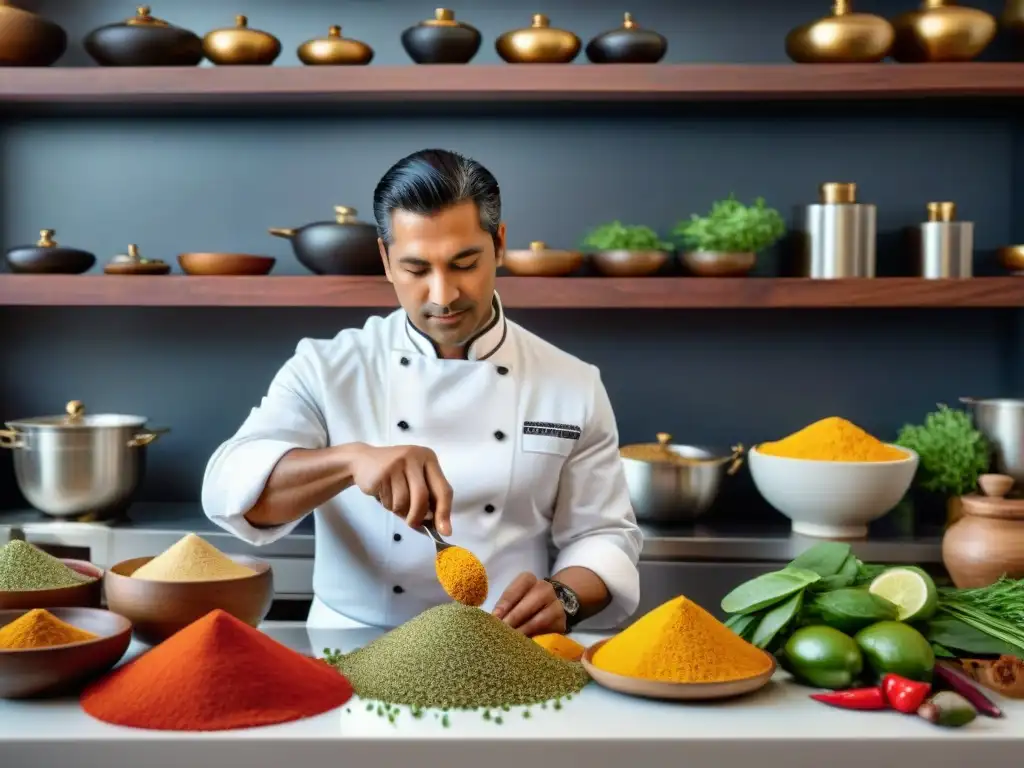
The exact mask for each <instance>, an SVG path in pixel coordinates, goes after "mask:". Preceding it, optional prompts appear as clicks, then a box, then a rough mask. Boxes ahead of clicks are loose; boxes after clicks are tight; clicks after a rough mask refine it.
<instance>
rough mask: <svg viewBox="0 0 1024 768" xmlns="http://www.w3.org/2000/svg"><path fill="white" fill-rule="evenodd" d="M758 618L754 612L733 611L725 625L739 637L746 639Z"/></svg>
mask: <svg viewBox="0 0 1024 768" xmlns="http://www.w3.org/2000/svg"><path fill="white" fill-rule="evenodd" d="M758 618H759V617H758V615H757V614H756V613H734V614H733V615H732V616H730V617H729V618H728V619H727V620H726V622H725V626H727V627H728V628H729V629H731V630H732V631H733V632H735V633H736V634H737V635H739V636H740V637H742V638H744V639H747V638H748V637H749V634H750V632H751V630H753V629H754V627H755V625H756V624H757V621H758Z"/></svg>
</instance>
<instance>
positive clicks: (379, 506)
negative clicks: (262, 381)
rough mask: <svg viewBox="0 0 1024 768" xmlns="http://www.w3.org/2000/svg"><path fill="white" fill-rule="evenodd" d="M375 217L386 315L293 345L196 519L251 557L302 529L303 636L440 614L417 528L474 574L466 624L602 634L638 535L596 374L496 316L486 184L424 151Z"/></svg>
mask: <svg viewBox="0 0 1024 768" xmlns="http://www.w3.org/2000/svg"><path fill="white" fill-rule="evenodd" d="M373 203H374V215H375V217H376V221H377V230H378V234H379V241H378V242H379V247H380V255H381V258H382V259H383V262H384V269H385V272H386V274H387V278H388V280H389V281H390V282H391V284H392V285H393V286H394V289H395V293H396V294H397V296H398V301H399V303H400V304H401V309H400V310H398V311H396V312H394V313H392V314H390V315H388V316H387V317H371V318H370V319H369V320H368V321H367V322H366V324H365V325H364V326H363V327H362V328H360V329H354V328H352V329H345V330H343V331H341V332H340V333H338V335H337V336H335V337H334V338H333V339H322V340H318V339H303V340H302V341H300V342H299V344H298V346H297V348H296V350H295V354H294V356H293V357H292V358H291V359H290V360H288V362H286V363H285V365H284V367H283V368H281V370H280V371H278V373H277V375H276V376H275V377H274V379H273V381H272V382H271V383H270V387H269V390H268V391H267V394H266V395H265V396H264V397H263V400H262V402H261V403H260V404H259V406H257V407H256V408H253V409H252V411H251V412H250V413H249V415H248V417H247V418H246V419H245V421H244V422H243V424H242V425H241V427H240V428H239V430H238V432H236V433H235V435H234V436H233V437H231V438H230V439H229V440H228V441H227V442H225V443H224V444H223V445H221V446H220V447H219V448H218V449H217V450H216V452H215V453H214V454H213V456H212V457H211V459H210V461H209V464H208V466H207V468H206V473H205V477H204V479H203V491H202V501H203V508H204V509H205V511H206V514H207V515H208V516H209V517H210V519H211V520H213V521H214V522H215V523H216V524H218V525H220V526H221V527H223V528H225V529H227V530H228V531H231V532H233V533H234V534H235V535H237V536H238V537H239V538H241V539H243V540H244V541H246V542H249V543H250V544H253V545H256V546H259V545H264V544H268V543H270V542H273V541H276V540H277V539H280V538H281V537H283V536H287V535H288V533H289V532H291V531H292V530H293V529H294V528H295V527H296V526H297V525H298V524H299V522H300V521H301V520H302V519H303V518H305V517H306V516H307V515H309V514H314V515H315V521H316V559H315V562H314V569H313V591H314V593H315V599H314V601H313V606H312V609H311V610H310V614H309V620H308V626H310V627H319V628H354V627H363V626H367V625H370V626H375V627H392V626H396V625H398V624H401V623H402V622H404V621H406V620H408V619H411V618H412V617H414V616H416V615H417V614H419V613H421V612H422V611H424V610H426V609H428V608H430V607H432V606H435V605H438V604H441V603H443V602H447V601H449V600H450V598H448V596H447V595H446V594H445V593H444V591H443V589H442V588H441V585H440V584H439V583H438V581H437V577H436V574H435V571H434V554H435V551H434V544H433V543H432V541H431V540H430V539H429V538H428V537H427V536H426V535H425V534H424V533H423V532H422V529H421V528H420V524H421V523H422V522H423V521H424V519H426V518H428V517H431V518H432V519H433V520H434V521H435V525H436V527H437V530H438V532H439V533H440V534H441V535H442V536H444V537H445V538H446V540H448V541H450V542H451V543H453V544H457V545H460V546H463V547H466V548H467V549H469V550H470V551H472V552H473V553H474V554H475V555H476V556H477V557H478V558H480V560H481V561H482V562H483V563H484V565H485V566H486V568H487V573H488V576H489V582H490V593H489V596H488V600H487V602H485V603H484V606H483V607H484V608H485V609H486V610H490V611H493V613H494V614H495V615H496V616H497V617H498V618H500V619H502V620H503V621H505V622H506V623H507V624H509V625H510V626H512V627H514V628H516V629H518V630H520V631H522V632H523V633H525V634H526V635H528V636H533V635H536V634H541V633H545V632H565V631H568V630H571V629H573V628H574V627H576V626H577V625H578V624H580V622H584V621H586V622H587V623H586V625H585V626H584V628H592V629H597V628H610V627H612V626H614V625H616V624H617V623H619V622H620V621H622V620H623V619H625V618H627V617H628V616H629V615H630V614H632V613H633V611H634V610H635V609H636V607H637V604H638V602H639V591H640V587H639V576H638V572H637V560H638V557H639V553H640V547H641V534H640V531H639V529H638V528H637V525H636V520H635V517H634V515H633V510H632V507H631V506H630V502H629V496H628V493H627V489H626V484H625V479H624V476H623V472H622V467H621V463H620V460H619V452H618V433H617V429H616V424H615V416H614V414H613V413H612V409H611V404H610V403H609V400H608V395H607V393H606V392H605V388H604V385H603V384H602V383H601V378H600V375H599V372H598V370H597V368H595V367H594V366H592V365H588V364H587V363H584V362H582V361H580V360H578V359H577V358H575V357H573V356H572V355H569V354H567V353H566V352H563V351H561V350H559V349H557V348H556V347H554V346H552V345H551V344H549V343H547V342H545V341H543V340H542V339H540V338H538V337H537V336H534V335H533V334H532V333H530V332H529V331H527V330H525V329H524V328H522V327H521V326H519V325H516V324H515V323H514V322H512V321H510V320H509V319H507V318H506V316H505V311H504V308H503V307H502V305H501V299H500V298H499V296H498V294H497V293H496V292H495V273H496V270H497V267H498V266H499V265H500V264H501V259H502V256H503V253H504V249H505V224H504V223H503V222H502V221H501V197H500V192H499V189H498V182H497V181H496V180H495V178H494V176H493V175H492V174H491V173H490V172H489V171H488V170H487V169H486V168H484V167H483V166H482V165H481V164H480V163H478V162H476V161H474V160H471V159H469V158H466V157H463V156H461V155H459V154H456V153H454V152H448V151H444V150H423V151H420V152H416V153H415V154H412V155H410V156H408V157H406V158H404V159H402V160H400V161H398V163H396V164H395V165H394V166H393V167H392V168H391V169H390V170H389V171H388V172H387V173H386V174H385V175H384V177H383V178H382V179H381V180H380V182H379V183H378V185H377V188H376V190H375V191H374V200H373ZM551 545H553V548H554V554H553V557H552V552H551ZM588 620H589V621H588Z"/></svg>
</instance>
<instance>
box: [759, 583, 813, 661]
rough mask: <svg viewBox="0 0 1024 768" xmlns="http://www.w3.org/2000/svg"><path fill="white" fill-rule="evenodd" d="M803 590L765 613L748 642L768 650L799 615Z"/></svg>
mask: <svg viewBox="0 0 1024 768" xmlns="http://www.w3.org/2000/svg"><path fill="white" fill-rule="evenodd" d="M803 599H804V593H803V590H800V591H799V592H796V593H795V594H794V595H793V596H792V597H791V598H789V599H788V600H787V601H786V602H784V603H779V604H778V605H776V606H775V607H774V608H772V609H771V610H770V611H768V613H766V614H765V615H764V616H763V617H762V618H761V621H759V622H758V624H757V629H756V630H754V634H753V636H752V638H751V640H750V642H751V643H753V644H754V645H756V646H757V647H758V648H768V647H769V646H771V644H772V641H773V640H775V638H776V637H777V636H778V635H779V633H780V632H781V631H782V630H784V629H785V628H786V627H787V626H788V625H789V624H790V623H791V622H792V621H793V620H794V619H795V618H796V616H797V614H799V613H800V607H801V606H802V605H803Z"/></svg>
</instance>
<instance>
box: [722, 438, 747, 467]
mask: <svg viewBox="0 0 1024 768" xmlns="http://www.w3.org/2000/svg"><path fill="white" fill-rule="evenodd" d="M743 451H744V448H743V443H737V444H736V445H734V446H733V447H732V456H729V457H728V458H726V459H724V461H731V462H732V464H730V465H729V468H728V469H727V470H725V474H727V475H735V474H736V473H737V472H739V470H740V467H741V466H743Z"/></svg>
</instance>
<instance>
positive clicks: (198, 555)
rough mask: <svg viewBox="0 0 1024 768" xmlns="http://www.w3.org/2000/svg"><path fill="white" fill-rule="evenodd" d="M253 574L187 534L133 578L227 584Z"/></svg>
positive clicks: (144, 566) (249, 569)
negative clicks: (229, 580)
mask: <svg viewBox="0 0 1024 768" xmlns="http://www.w3.org/2000/svg"><path fill="white" fill-rule="evenodd" d="M255 573H256V571H254V570H253V569H252V568H247V567H246V566H244V565H241V564H239V563H236V562H235V561H234V560H232V559H231V558H230V557H228V556H227V555H225V554H224V553H223V552H221V551H220V550H219V549H217V548H216V547H215V546H213V545H212V544H210V543H209V542H207V541H205V540H204V539H201V538H199V537H198V536H196V535H195V534H194V533H190V534H188V535H187V536H185V537H183V538H181V539H179V540H178V542H177V543H176V544H174V546H172V547H170V548H169V549H167V550H165V551H164V553H163V554H161V555H158V556H156V557H154V558H153V559H152V560H150V561H149V562H148V563H146V564H145V565H143V566H142V567H141V568H138V569H137V570H136V571H135V572H134V573H133V574H132V578H134V579H148V580H150V581H226V580H228V579H241V578H245V577H246V576H252V575H254V574H255Z"/></svg>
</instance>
